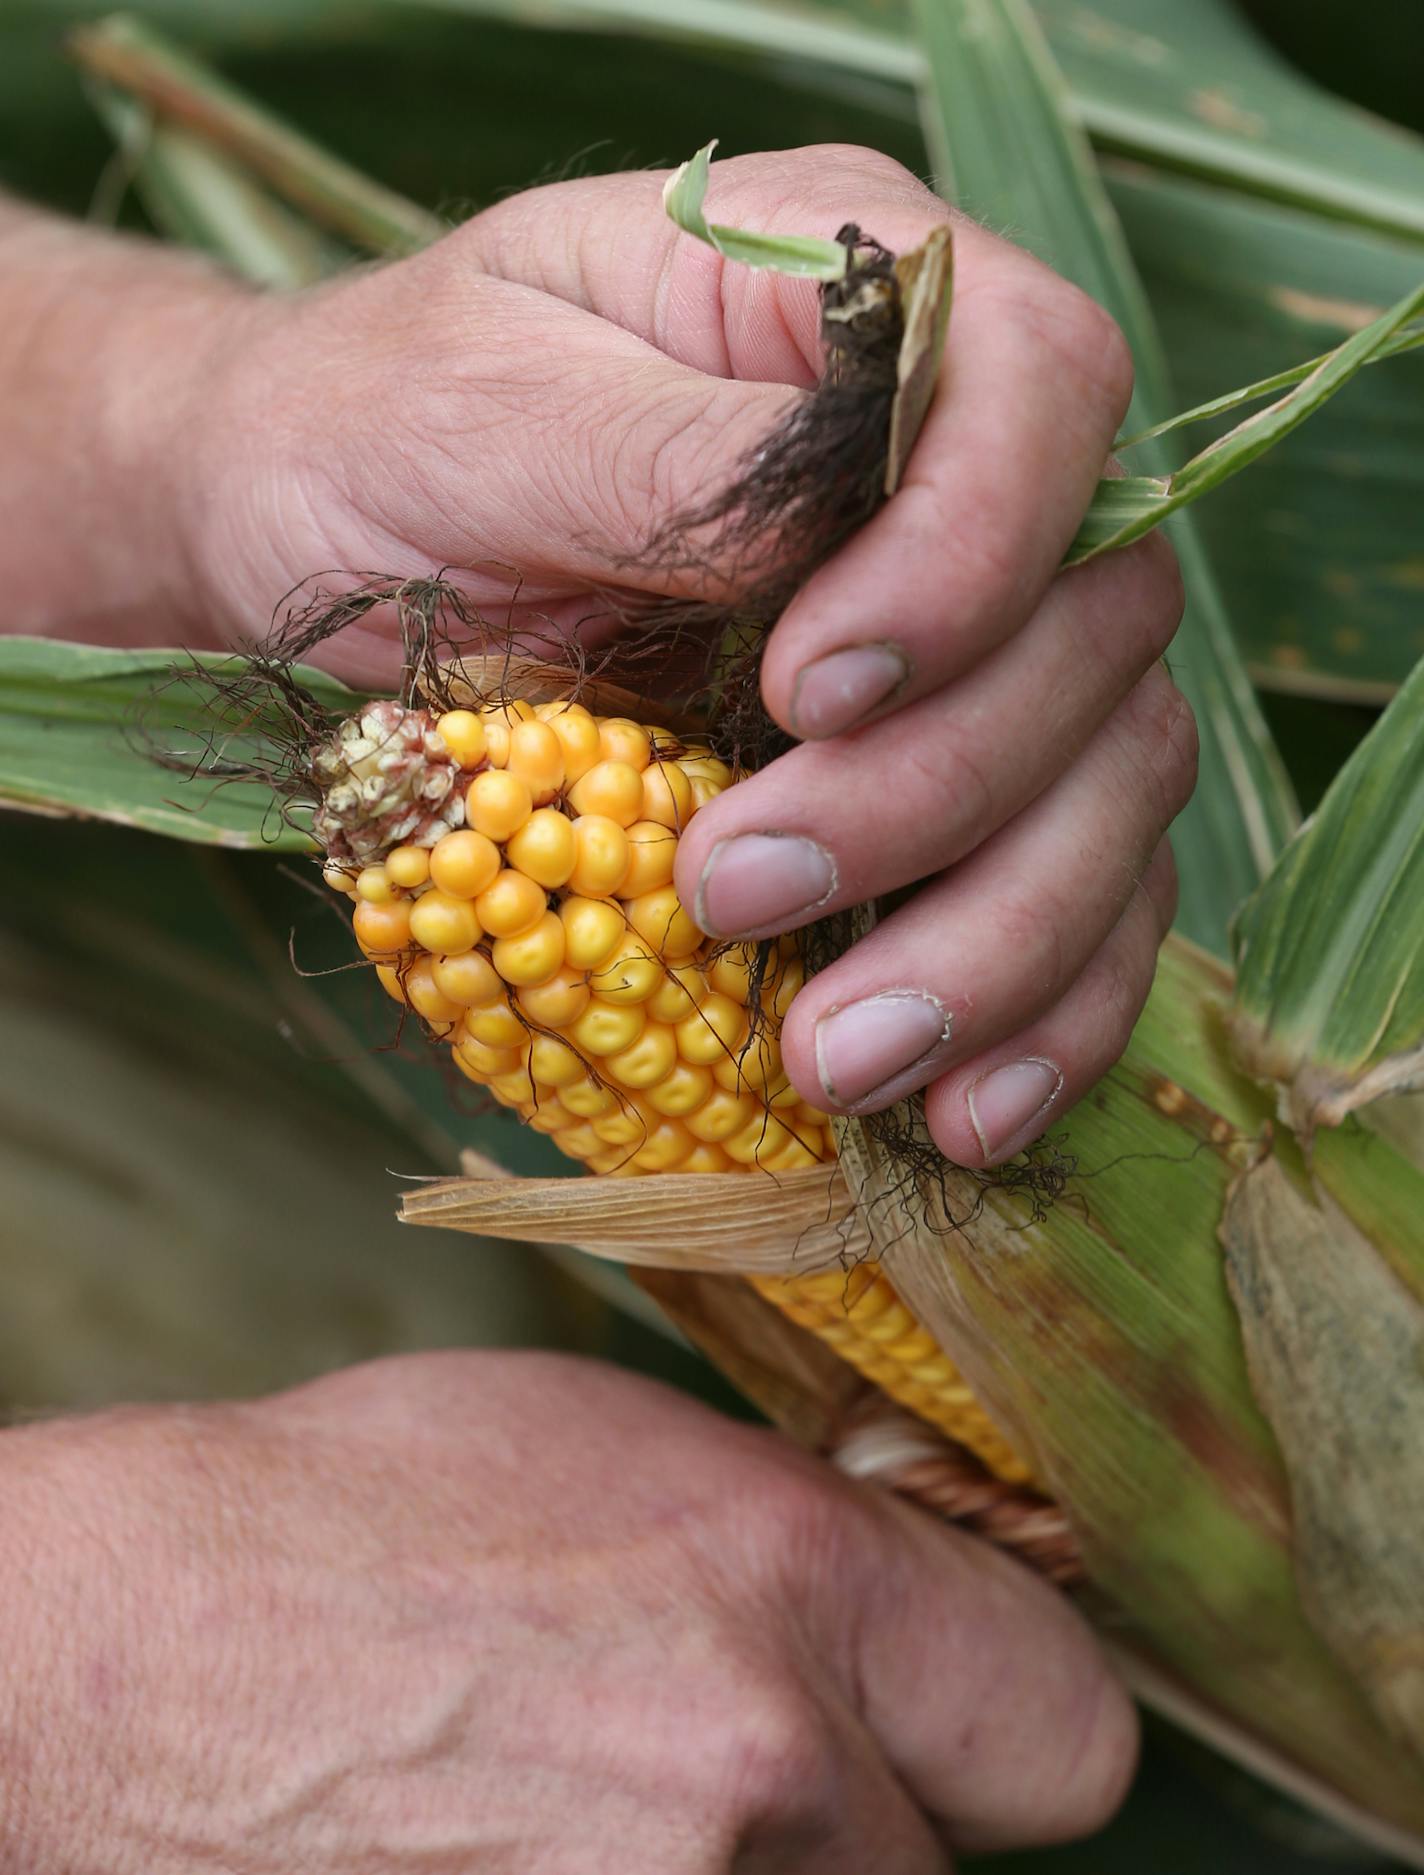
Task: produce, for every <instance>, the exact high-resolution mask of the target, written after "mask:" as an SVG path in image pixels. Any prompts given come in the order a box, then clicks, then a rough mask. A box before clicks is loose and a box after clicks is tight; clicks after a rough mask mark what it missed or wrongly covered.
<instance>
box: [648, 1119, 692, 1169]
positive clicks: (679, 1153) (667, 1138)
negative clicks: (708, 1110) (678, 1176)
mask: <svg viewBox="0 0 1424 1875" xmlns="http://www.w3.org/2000/svg"><path fill="white" fill-rule="evenodd" d="M696 1145H697V1141H696V1140H695V1139H694V1138H693V1137H692V1135H691V1133H689V1132H688V1130H687V1128H686V1127H685V1126H684V1125H683V1124H682V1122H681V1120H659V1121H658V1123H657V1125H656V1126H655V1127H653V1129H652V1131H651V1132H650V1133H649V1134H648V1137H647V1138H646V1139H645V1140H644V1141H643V1143H642V1145H641V1146H639V1148H638V1150H637V1151H636V1152H635V1153H634V1154H633V1164H634V1165H635V1166H637V1167H638V1169H639V1171H642V1172H675V1171H677V1170H678V1169H679V1168H680V1167H681V1166H682V1165H683V1163H684V1162H685V1161H686V1160H687V1158H688V1156H689V1155H690V1154H691V1153H692V1152H693V1150H694V1149H695V1147H696Z"/></svg>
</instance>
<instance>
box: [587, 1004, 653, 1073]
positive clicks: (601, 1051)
mask: <svg viewBox="0 0 1424 1875" xmlns="http://www.w3.org/2000/svg"><path fill="white" fill-rule="evenodd" d="M646 1021H647V1018H646V1017H645V1016H644V1014H643V1011H642V1008H641V1006H640V1005H639V1004H638V1003H621V1004H618V1005H616V1006H615V1005H614V1004H613V1003H604V1002H600V1001H599V1000H598V998H597V997H595V998H594V999H593V1000H592V1001H591V1002H590V1003H589V1005H588V1008H587V1009H585V1010H584V1012H583V1014H582V1015H581V1016H580V1017H579V1019H578V1021H577V1022H574V1023H571V1024H570V1026H569V1040H570V1041H571V1042H572V1043H573V1044H574V1046H575V1048H578V1049H580V1050H582V1052H583V1053H584V1054H585V1055H597V1056H599V1057H600V1059H601V1058H602V1057H603V1056H605V1055H617V1054H621V1053H622V1051H623V1050H624V1049H625V1048H631V1047H632V1046H633V1044H634V1042H636V1041H637V1039H638V1037H639V1036H640V1035H641V1034H642V1033H643V1026H644V1024H645V1022H646Z"/></svg>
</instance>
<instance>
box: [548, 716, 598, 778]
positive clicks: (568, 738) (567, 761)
mask: <svg viewBox="0 0 1424 1875" xmlns="http://www.w3.org/2000/svg"><path fill="white" fill-rule="evenodd" d="M545 720H546V721H547V723H548V725H549V727H550V729H552V730H553V732H554V734H555V735H556V736H557V737H558V738H559V742H560V745H561V746H562V748H563V751H564V785H565V786H566V787H570V788H571V787H572V786H573V784H574V783H575V782H576V781H578V780H579V779H580V778H581V777H582V776H584V775H586V774H587V773H588V771H589V769H590V768H592V767H593V766H594V764H595V763H596V762H601V761H602V760H603V744H602V742H601V740H600V738H599V734H598V724H597V723H596V722H595V721H594V719H593V718H592V716H590V715H589V713H588V711H587V710H586V709H584V707H583V706H582V704H579V703H561V704H556V705H555V706H554V708H553V709H552V710H551V712H550V714H549V716H548V717H547V718H546V719H545Z"/></svg>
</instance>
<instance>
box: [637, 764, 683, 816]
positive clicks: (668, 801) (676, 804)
mask: <svg viewBox="0 0 1424 1875" xmlns="http://www.w3.org/2000/svg"><path fill="white" fill-rule="evenodd" d="M693 807H694V802H693V799H692V783H691V781H690V780H689V779H688V777H687V776H686V775H685V774H683V772H682V770H681V769H680V768H679V767H678V766H677V764H676V762H652V763H650V764H649V765H648V767H647V768H645V769H644V770H643V819H644V820H652V821H656V822H657V824H658V825H659V826H660V827H671V828H673V829H676V830H680V829H681V828H683V827H685V826H686V825H687V823H688V821H689V820H690V819H691V818H692V813H693Z"/></svg>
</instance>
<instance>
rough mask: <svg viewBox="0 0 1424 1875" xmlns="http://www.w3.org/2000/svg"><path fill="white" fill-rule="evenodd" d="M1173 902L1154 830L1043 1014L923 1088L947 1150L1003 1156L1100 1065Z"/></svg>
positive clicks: (1116, 1039) (970, 1156) (1116, 1043)
mask: <svg viewBox="0 0 1424 1875" xmlns="http://www.w3.org/2000/svg"><path fill="white" fill-rule="evenodd" d="M1176 902H1177V878H1176V868H1175V867H1174V865H1173V863H1172V850H1171V847H1170V846H1169V845H1168V844H1167V842H1166V841H1165V840H1164V841H1163V842H1162V844H1161V846H1159V847H1158V849H1157V852H1156V855H1155V857H1154V858H1153V860H1152V863H1151V865H1150V866H1149V867H1148V868H1147V871H1146V873H1145V874H1144V876H1143V879H1142V882H1141V886H1140V889H1139V890H1138V891H1137V892H1136V893H1135V894H1134V896H1133V898H1132V900H1131V901H1130V903H1129V904H1128V907H1127V910H1126V911H1125V912H1124V913H1123V915H1122V917H1121V918H1120V919H1119V920H1118V922H1117V924H1116V925H1115V926H1114V927H1113V929H1112V931H1111V932H1110V933H1109V934H1108V936H1107V938H1106V939H1105V940H1104V942H1103V944H1102V946H1101V948H1100V949H1099V951H1098V952H1097V955H1096V956H1095V957H1094V958H1093V959H1092V960H1091V962H1090V963H1089V964H1088V965H1087V967H1086V968H1085V969H1084V971H1083V973H1082V975H1081V976H1079V977H1078V979H1077V980H1076V981H1075V982H1074V983H1073V984H1072V985H1071V986H1070V987H1069V988H1068V989H1067V990H1066V991H1065V992H1064V994H1063V995H1062V996H1061V997H1060V998H1059V1000H1058V1002H1056V1003H1055V1004H1054V1006H1053V1007H1052V1008H1051V1009H1050V1010H1049V1011H1048V1012H1047V1014H1046V1015H1044V1016H1043V1017H1042V1018H1041V1019H1040V1020H1039V1021H1037V1022H1034V1023H1031V1024H1030V1025H1029V1027H1028V1028H1026V1029H1024V1030H1023V1031H1022V1032H1021V1033H1020V1034H1018V1035H1015V1036H1012V1037H1011V1038H1010V1039H1009V1040H1008V1041H1006V1042H1002V1043H1000V1044H999V1046H998V1047H997V1048H993V1049H990V1050H989V1051H988V1053H986V1054H983V1055H980V1056H978V1057H977V1058H976V1059H975V1060H973V1061H969V1062H966V1063H965V1064H964V1066H963V1067H961V1068H957V1069H956V1070H955V1071H954V1072H953V1073H952V1074H946V1075H942V1076H941V1077H940V1079H939V1080H937V1081H934V1082H932V1083H931V1084H930V1086H929V1087H928V1088H927V1089H926V1092H925V1119H926V1122H927V1124H928V1126H929V1130H930V1134H931V1136H932V1137H933V1139H934V1142H935V1144H936V1145H937V1146H938V1147H939V1149H940V1151H941V1152H942V1153H943V1154H944V1155H945V1157H946V1158H947V1159H950V1160H952V1161H953V1162H954V1163H955V1164H956V1165H971V1166H990V1165H997V1164H999V1163H1000V1162H1001V1161H1002V1160H1004V1159H1010V1158H1012V1157H1013V1155H1014V1154H1015V1153H1016V1152H1022V1151H1023V1149H1024V1148H1025V1147H1026V1146H1028V1145H1031V1144H1032V1142H1033V1141H1034V1140H1035V1139H1037V1138H1038V1137H1039V1135H1040V1134H1041V1133H1043V1132H1045V1131H1046V1130H1047V1129H1048V1128H1049V1127H1050V1126H1052V1125H1053V1124H1054V1123H1055V1121H1056V1120H1058V1119H1059V1118H1061V1116H1062V1115H1063V1114H1065V1113H1067V1111H1068V1110H1069V1108H1070V1107H1072V1106H1073V1105H1074V1104H1075V1103H1076V1102H1077V1101H1078V1100H1080V1099H1081V1098H1082V1097H1083V1095H1084V1094H1086V1093H1087V1092H1088V1090H1089V1088H1091V1087H1092V1086H1093V1084H1094V1083H1095V1082H1096V1081H1098V1080H1099V1079H1101V1077H1102V1076H1103V1075H1104V1074H1106V1073H1107V1071H1108V1069H1109V1068H1111V1067H1112V1065H1113V1064H1114V1062H1116V1061H1117V1059H1118V1057H1119V1056H1120V1055H1121V1054H1122V1052H1123V1050H1124V1049H1125V1048H1126V1047H1127V1044H1128V1040H1129V1038H1130V1037H1131V1034H1132V1031H1133V1027H1134V1025H1135V1024H1136V1021H1137V1018H1138V1016H1139V1015H1140V1014H1141V1013H1142V1006H1143V1004H1144V1003H1145V1002H1146V1001H1147V997H1148V993H1149V992H1150V990H1151V988H1152V978H1153V976H1154V974H1155V972H1156V968H1157V950H1158V946H1159V945H1160V944H1161V942H1162V939H1163V937H1164V935H1165V934H1166V932H1167V930H1168V928H1169V926H1170V925H1171V922H1172V918H1173V915H1174V913H1175V911H1176Z"/></svg>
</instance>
